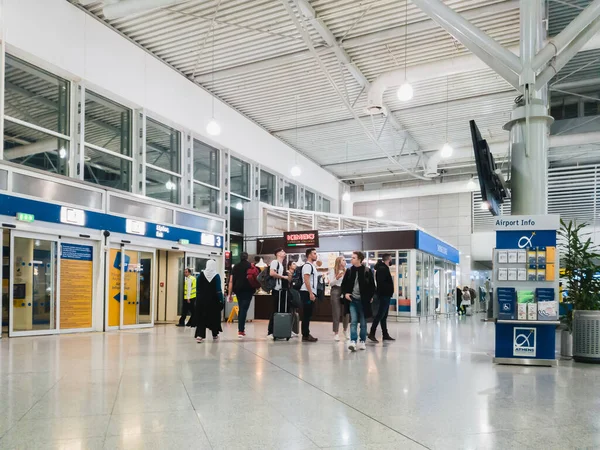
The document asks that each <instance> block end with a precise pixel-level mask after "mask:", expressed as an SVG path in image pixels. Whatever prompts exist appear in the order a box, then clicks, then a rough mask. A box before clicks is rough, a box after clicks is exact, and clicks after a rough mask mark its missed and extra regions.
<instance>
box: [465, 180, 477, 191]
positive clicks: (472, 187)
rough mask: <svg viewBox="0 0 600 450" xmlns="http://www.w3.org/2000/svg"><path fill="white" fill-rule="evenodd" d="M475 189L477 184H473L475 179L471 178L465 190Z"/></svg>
mask: <svg viewBox="0 0 600 450" xmlns="http://www.w3.org/2000/svg"><path fill="white" fill-rule="evenodd" d="M476 187H477V184H476V183H475V177H471V179H470V180H469V182H468V183H467V188H468V189H475V188H476Z"/></svg>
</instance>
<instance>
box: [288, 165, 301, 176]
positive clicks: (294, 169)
mask: <svg viewBox="0 0 600 450" xmlns="http://www.w3.org/2000/svg"><path fill="white" fill-rule="evenodd" d="M290 173H291V174H292V176H293V177H299V176H300V175H302V169H301V168H300V166H294V167H292V168H291V170H290Z"/></svg>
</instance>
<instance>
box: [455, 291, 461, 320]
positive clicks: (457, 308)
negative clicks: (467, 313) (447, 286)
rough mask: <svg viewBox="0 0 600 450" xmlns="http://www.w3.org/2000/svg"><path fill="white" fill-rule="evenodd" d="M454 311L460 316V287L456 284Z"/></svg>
mask: <svg viewBox="0 0 600 450" xmlns="http://www.w3.org/2000/svg"><path fill="white" fill-rule="evenodd" d="M456 312H457V313H458V315H459V316H460V315H461V314H462V289H461V288H460V286H456Z"/></svg>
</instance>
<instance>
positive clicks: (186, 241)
mask: <svg viewBox="0 0 600 450" xmlns="http://www.w3.org/2000/svg"><path fill="white" fill-rule="evenodd" d="M179 243H180V244H181V245H187V244H189V243H190V240H189V239H179Z"/></svg>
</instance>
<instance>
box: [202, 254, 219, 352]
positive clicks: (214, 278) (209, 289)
mask: <svg viewBox="0 0 600 450" xmlns="http://www.w3.org/2000/svg"><path fill="white" fill-rule="evenodd" d="M196 292H197V294H196V311H195V312H196V316H195V318H196V325H197V326H196V342H198V343H201V342H202V341H204V339H205V338H206V329H207V328H208V329H209V330H211V331H212V336H213V339H214V340H217V339H219V332H221V331H223V329H222V328H221V311H223V305H224V303H223V288H222V284H221V277H220V276H219V274H218V273H217V262H216V261H215V260H214V259H209V260H208V261H207V262H206V268H205V269H204V270H203V271H202V273H201V274H200V276H199V277H198V283H197V289H196Z"/></svg>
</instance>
